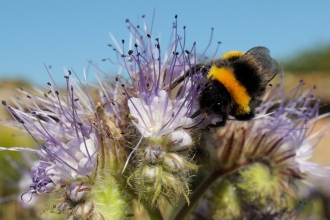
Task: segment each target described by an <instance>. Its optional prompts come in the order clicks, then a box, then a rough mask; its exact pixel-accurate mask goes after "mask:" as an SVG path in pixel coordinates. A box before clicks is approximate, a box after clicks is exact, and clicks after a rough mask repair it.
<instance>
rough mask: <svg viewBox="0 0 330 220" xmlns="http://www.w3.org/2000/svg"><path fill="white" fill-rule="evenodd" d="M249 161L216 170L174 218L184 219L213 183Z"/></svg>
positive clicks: (177, 219)
mask: <svg viewBox="0 0 330 220" xmlns="http://www.w3.org/2000/svg"><path fill="white" fill-rule="evenodd" d="M246 164H247V163H242V164H235V165H233V166H231V167H229V168H227V169H219V170H215V171H214V172H213V173H211V175H210V176H209V177H208V178H207V179H205V180H204V182H203V183H202V184H201V185H199V187H198V188H197V189H196V190H195V192H194V193H193V194H192V196H191V198H190V204H188V203H186V204H184V205H183V206H182V207H181V209H180V210H179V212H178V213H177V214H176V215H175V217H174V219H173V220H184V219H185V218H187V217H188V215H189V214H190V213H191V211H192V209H193V208H194V207H195V206H196V204H197V202H198V201H199V199H200V198H202V196H203V195H204V194H205V192H206V191H207V190H208V189H209V188H210V187H211V185H212V184H213V183H214V182H215V181H216V180H217V179H218V178H220V177H224V176H226V175H227V174H229V173H231V172H233V171H235V170H237V169H239V168H241V167H243V166H245V165H246Z"/></svg>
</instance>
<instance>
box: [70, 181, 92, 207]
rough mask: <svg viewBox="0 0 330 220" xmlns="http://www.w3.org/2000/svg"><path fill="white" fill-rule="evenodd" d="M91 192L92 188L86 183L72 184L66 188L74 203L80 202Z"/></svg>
mask: <svg viewBox="0 0 330 220" xmlns="http://www.w3.org/2000/svg"><path fill="white" fill-rule="evenodd" d="M90 191H91V188H90V186H88V185H87V184H86V183H83V182H74V183H71V184H70V185H69V186H68V187H67V188H66V194H67V195H68V197H69V198H70V199H71V200H72V201H74V202H78V201H79V200H81V199H82V198H83V197H84V196H86V195H87V194H88V193H89V192H90Z"/></svg>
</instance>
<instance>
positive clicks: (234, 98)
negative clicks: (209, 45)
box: [172, 47, 278, 127]
mask: <svg viewBox="0 0 330 220" xmlns="http://www.w3.org/2000/svg"><path fill="white" fill-rule="evenodd" d="M269 53H270V51H269V50H268V49H267V48H265V47H254V48H252V49H250V50H249V51H247V52H246V53H243V52H238V51H231V52H227V53H225V54H223V55H222V57H221V58H220V59H217V60H213V61H211V62H210V63H207V64H198V65H196V66H194V67H192V68H191V69H190V70H188V71H187V72H186V73H185V74H184V76H182V77H180V78H179V79H177V80H176V81H175V82H174V83H173V84H172V88H173V86H176V85H178V84H179V83H180V82H182V81H183V80H184V78H185V77H187V76H189V75H190V76H191V75H192V74H199V73H202V74H203V76H204V77H205V80H203V83H202V84H201V85H200V86H201V92H200V94H199V96H198V101H199V107H200V109H199V110H198V111H197V112H195V113H194V114H193V115H192V118H194V117H195V116H197V115H199V114H201V113H205V115H212V114H215V115H219V116H221V118H222V119H221V121H219V122H217V123H216V124H212V125H210V126H214V127H216V126H224V125H225V124H226V121H227V119H228V116H229V115H231V116H234V117H235V118H236V119H237V120H250V119H252V118H253V117H254V116H255V109H256V108H257V107H258V106H259V105H260V104H261V102H262V98H263V95H264V94H265V90H266V87H267V85H268V83H269V82H270V81H271V80H272V79H273V78H274V77H275V75H276V74H277V73H278V64H277V62H276V60H274V59H273V58H271V56H270V54H269Z"/></svg>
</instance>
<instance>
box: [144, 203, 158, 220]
mask: <svg viewBox="0 0 330 220" xmlns="http://www.w3.org/2000/svg"><path fill="white" fill-rule="evenodd" d="M143 206H144V208H145V209H146V210H147V212H148V214H149V218H150V219H151V220H163V216H162V213H161V212H160V210H159V208H158V207H150V206H148V205H146V204H143Z"/></svg>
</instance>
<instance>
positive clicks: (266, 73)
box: [245, 47, 278, 83]
mask: <svg viewBox="0 0 330 220" xmlns="http://www.w3.org/2000/svg"><path fill="white" fill-rule="evenodd" d="M245 54H247V55H251V56H252V57H253V58H254V60H255V61H256V62H257V63H258V65H259V66H260V67H261V72H262V73H263V77H264V79H265V81H267V83H268V82H269V81H270V80H272V79H273V78H274V77H275V76H276V74H277V73H278V63H277V61H276V60H274V59H273V58H272V57H271V56H270V50H269V49H268V48H266V47H253V48H252V49H250V50H249V51H247V52H246V53H245Z"/></svg>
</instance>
